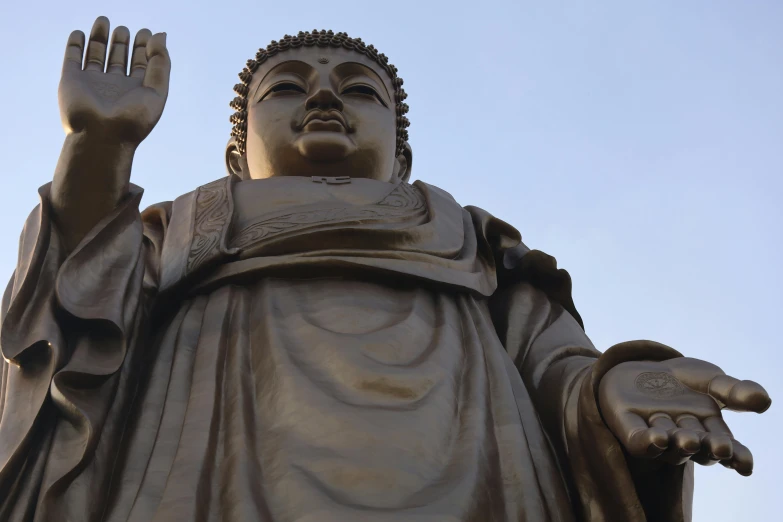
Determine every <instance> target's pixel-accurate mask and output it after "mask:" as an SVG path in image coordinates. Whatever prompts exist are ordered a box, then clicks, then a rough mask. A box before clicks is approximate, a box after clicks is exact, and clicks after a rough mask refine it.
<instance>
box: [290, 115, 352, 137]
mask: <svg viewBox="0 0 783 522" xmlns="http://www.w3.org/2000/svg"><path fill="white" fill-rule="evenodd" d="M300 128H301V130H303V131H330V132H350V131H351V128H350V127H349V126H348V122H347V121H345V116H343V115H342V113H340V111H336V110H330V111H326V112H324V111H320V110H312V111H310V112H308V113H307V115H306V116H305V118H304V120H303V121H302V125H301V127H300Z"/></svg>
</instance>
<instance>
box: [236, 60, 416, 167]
mask: <svg viewBox="0 0 783 522" xmlns="http://www.w3.org/2000/svg"><path fill="white" fill-rule="evenodd" d="M249 87H250V92H249V94H248V109H247V110H248V121H247V125H248V129H247V144H246V151H247V152H246V158H245V159H246V162H247V163H246V166H243V170H244V169H247V170H248V172H243V175H244V177H250V178H254V179H260V178H268V177H271V176H352V177H363V178H371V179H376V180H380V181H395V180H396V179H398V177H400V176H403V175H404V174H405V172H406V171H407V170H408V166H409V164H410V161H409V156H408V159H407V160H406V157H404V155H403V156H401V157H400V158H397V157H396V156H395V152H396V113H395V107H394V96H393V93H394V88H393V86H392V84H391V79H390V78H389V77H388V74H387V73H386V71H384V70H383V69H381V68H380V67H379V66H377V65H376V64H375V62H374V61H372V60H371V59H369V58H366V57H365V56H363V55H362V54H360V53H357V52H355V51H351V50H348V49H343V48H315V47H312V48H299V49H291V50H287V51H284V52H281V53H280V54H278V55H276V56H274V57H272V58H270V59H269V60H267V61H266V62H265V63H264V64H263V66H261V67H260V68H259V69H258V70H257V71H256V72H255V74H254V75H253V81H252V83H251V84H250V86H249Z"/></svg>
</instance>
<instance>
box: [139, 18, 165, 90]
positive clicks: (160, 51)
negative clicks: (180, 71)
mask: <svg viewBox="0 0 783 522" xmlns="http://www.w3.org/2000/svg"><path fill="white" fill-rule="evenodd" d="M170 73H171V61H170V60H169V51H168V49H166V33H156V34H154V35H152V37H151V38H150V39H149V42H147V70H146V72H145V73H144V83H143V84H144V86H145V87H151V88H153V89H155V90H156V91H157V92H158V94H160V95H161V96H164V97H165V96H167V95H168V93H169V75H170Z"/></svg>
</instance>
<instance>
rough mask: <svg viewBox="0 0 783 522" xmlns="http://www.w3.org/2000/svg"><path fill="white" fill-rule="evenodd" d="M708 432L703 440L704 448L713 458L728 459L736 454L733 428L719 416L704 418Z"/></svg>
mask: <svg viewBox="0 0 783 522" xmlns="http://www.w3.org/2000/svg"><path fill="white" fill-rule="evenodd" d="M704 427H705V428H707V434H706V435H705V436H704V438H703V439H702V441H701V445H702V449H703V450H705V451H707V453H708V456H709V458H710V459H711V460H727V459H730V458H732V456H733V455H734V448H733V446H734V445H733V440H734V437H733V436H732V434H731V430H730V429H729V427H728V426H727V425H726V423H725V422H724V421H723V419H722V418H721V417H719V416H715V417H708V418H706V419H704Z"/></svg>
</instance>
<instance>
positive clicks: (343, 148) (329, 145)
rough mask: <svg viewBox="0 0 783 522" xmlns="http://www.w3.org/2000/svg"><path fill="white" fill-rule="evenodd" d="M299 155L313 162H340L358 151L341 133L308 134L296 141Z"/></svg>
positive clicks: (320, 132)
mask: <svg viewBox="0 0 783 522" xmlns="http://www.w3.org/2000/svg"><path fill="white" fill-rule="evenodd" d="M296 147H297V149H298V150H299V153H300V154H301V155H302V156H304V157H305V158H307V159H309V160H311V161H324V162H330V161H338V160H341V159H343V158H345V157H346V156H348V155H349V154H351V153H352V152H354V151H355V150H356V144H355V143H354V142H353V140H351V138H349V137H348V136H346V135H345V134H343V133H341V132H331V131H315V132H306V133H304V134H302V135H301V136H299V138H297V140H296Z"/></svg>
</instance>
